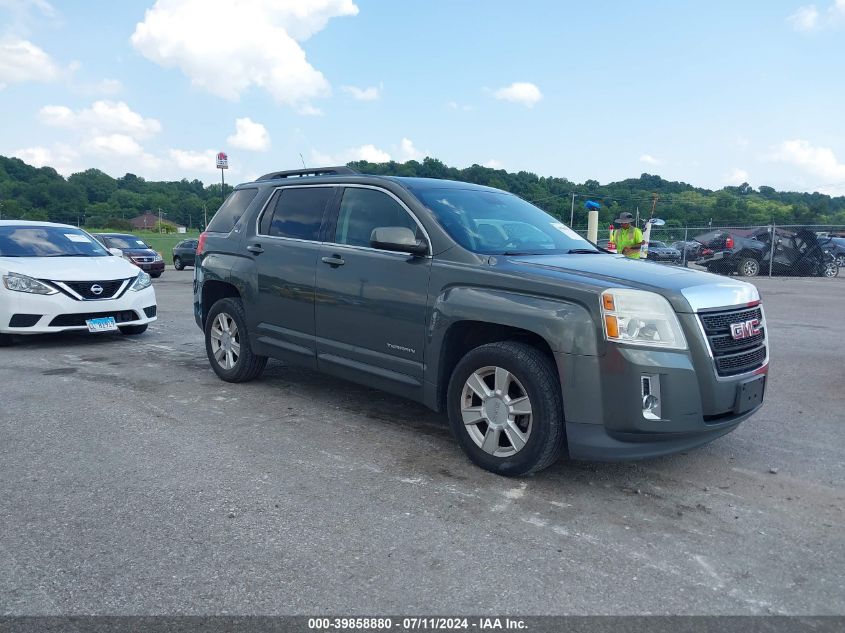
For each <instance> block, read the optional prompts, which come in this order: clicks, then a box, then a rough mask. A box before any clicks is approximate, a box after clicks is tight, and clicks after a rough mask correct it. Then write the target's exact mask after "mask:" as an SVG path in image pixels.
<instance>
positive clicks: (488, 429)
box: [447, 341, 565, 477]
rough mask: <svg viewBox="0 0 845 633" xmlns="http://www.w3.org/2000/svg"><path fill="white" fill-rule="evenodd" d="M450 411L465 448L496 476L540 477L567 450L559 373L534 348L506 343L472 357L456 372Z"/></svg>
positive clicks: (479, 350) (482, 349) (479, 349)
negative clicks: (536, 475) (533, 474)
mask: <svg viewBox="0 0 845 633" xmlns="http://www.w3.org/2000/svg"><path fill="white" fill-rule="evenodd" d="M447 407H448V412H449V423H450V424H451V427H452V431H453V433H454V434H455V436H456V437H457V439H458V442H459V443H460V445H461V448H463V450H464V452H465V453H466V454H467V455H468V456H469V458H470V459H471V460H472V461H473V462H475V463H476V464H477V465H479V466H481V467H482V468H484V469H486V470H489V471H491V472H494V473H496V474H499V475H506V476H511V477H513V476H519V475H527V474H529V473H533V472H537V471H539V470H542V469H543V468H547V467H548V466H551V465H552V464H553V463H554V462H555V461H557V459H558V458H559V457H560V454H561V452H562V451H563V444H564V435H565V431H564V421H563V404H562V401H561V395H560V384H559V382H558V379H557V372H556V370H555V368H554V364H553V363H552V361H551V360H550V359H549V358H548V357H547V356H546V355H545V354H543V353H542V352H541V351H540V350H538V349H537V348H536V347H532V346H531V345H526V344H524V343H518V342H516V341H505V342H500V343H490V344H488V345H482V346H481V347H477V348H475V349H474V350H472V351H471V352H469V353H468V354H467V355H466V356H464V357H463V358H462V359H461V361H460V362H459V363H458V365H457V366H456V367H455V371H454V372H452V378H451V380H450V381H449V392H448V394H447Z"/></svg>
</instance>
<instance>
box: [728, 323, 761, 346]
mask: <svg viewBox="0 0 845 633" xmlns="http://www.w3.org/2000/svg"><path fill="white" fill-rule="evenodd" d="M760 331H761V329H760V319H750V320H748V321H741V322H740V323H731V336H732V337H733V338H734V340H735V341H741V340H742V339H744V338H751V337H752V336H757V335H758V334H759V333H760Z"/></svg>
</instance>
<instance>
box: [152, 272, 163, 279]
mask: <svg viewBox="0 0 845 633" xmlns="http://www.w3.org/2000/svg"><path fill="white" fill-rule="evenodd" d="M150 277H152V278H153V279H158V278H159V277H161V273H150Z"/></svg>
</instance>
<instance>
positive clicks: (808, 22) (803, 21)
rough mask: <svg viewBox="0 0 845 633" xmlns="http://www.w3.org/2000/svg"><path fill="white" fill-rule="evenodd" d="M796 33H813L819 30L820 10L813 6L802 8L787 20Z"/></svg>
mask: <svg viewBox="0 0 845 633" xmlns="http://www.w3.org/2000/svg"><path fill="white" fill-rule="evenodd" d="M786 20H787V21H788V22H789V23H791V24H792V28H794V29H795V30H796V31H812V30H814V29H816V28H818V24H819V10H818V9H816V6H815V5H813V4H811V5H809V6H806V7H800V8H799V9H798V10H797V11H796V12H795V13H793V14H792V15H790V16H789V17H787V18H786Z"/></svg>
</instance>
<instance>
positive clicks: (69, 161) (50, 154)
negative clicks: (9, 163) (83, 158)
mask: <svg viewBox="0 0 845 633" xmlns="http://www.w3.org/2000/svg"><path fill="white" fill-rule="evenodd" d="M12 156H17V157H18V158H20V159H21V160H22V161H24V162H25V163H28V164H30V165H34V166H35V167H52V168H53V169H55V170H56V171H57V172H59V173H60V174H62V175H63V176H69V175H70V174H72V173H73V172H74V171H79V169H77V168H75V167H74V166H75V165H76V163H77V159H78V158H79V153H78V152H77V151H76V150H74V149H73V148H72V147H70V146H69V145H64V144H62V143H55V144H54V145H53V146H52V147H49V148H48V147H43V146H35V147H24V148H22V149H18V150H15V151H14V152H12Z"/></svg>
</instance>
